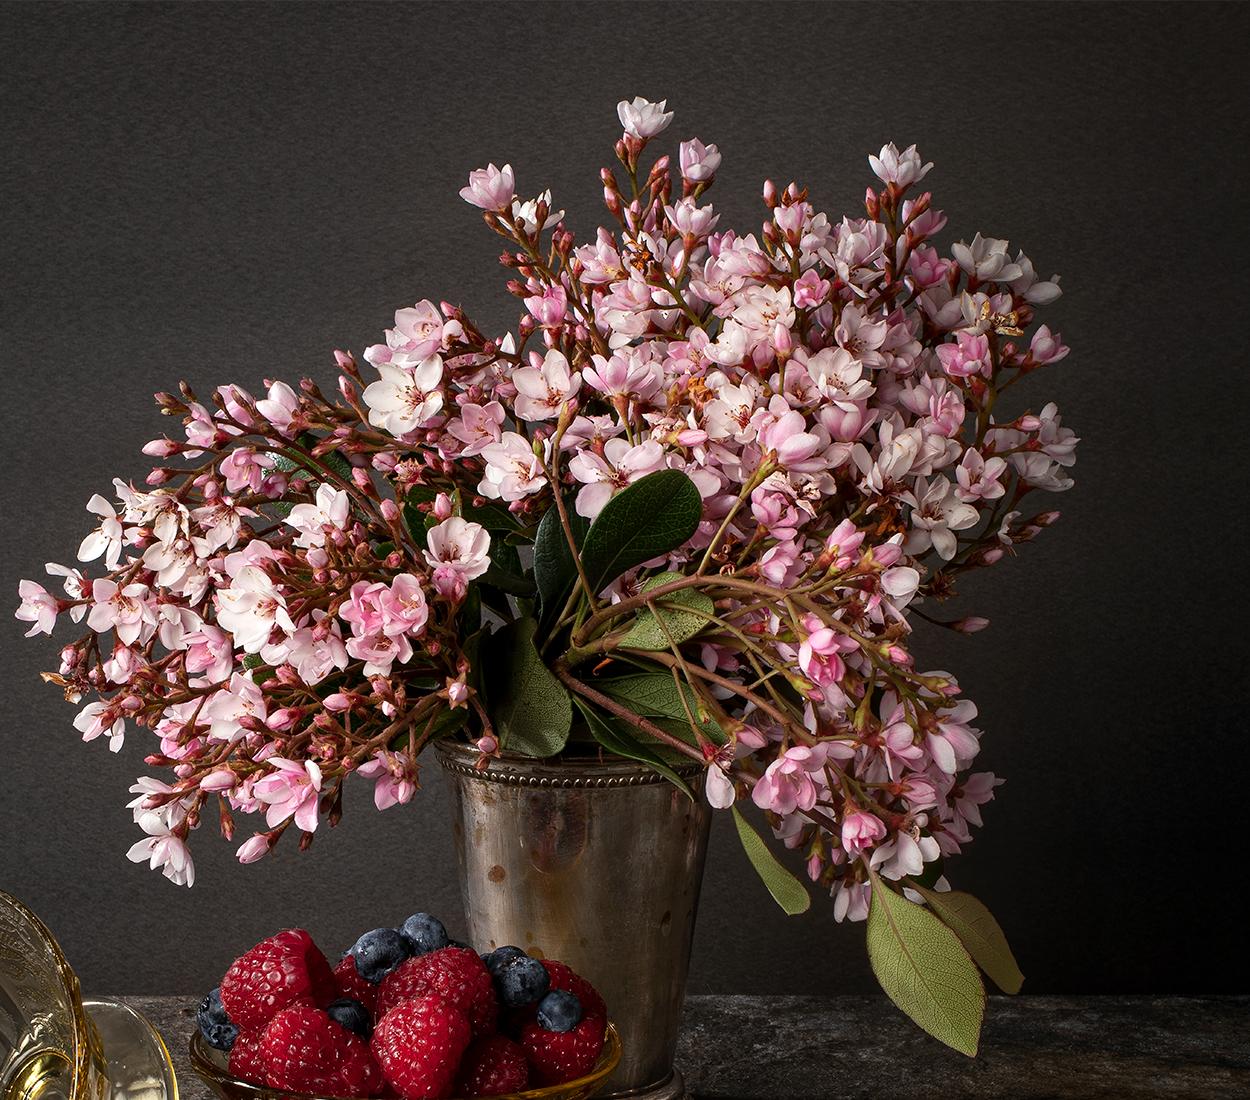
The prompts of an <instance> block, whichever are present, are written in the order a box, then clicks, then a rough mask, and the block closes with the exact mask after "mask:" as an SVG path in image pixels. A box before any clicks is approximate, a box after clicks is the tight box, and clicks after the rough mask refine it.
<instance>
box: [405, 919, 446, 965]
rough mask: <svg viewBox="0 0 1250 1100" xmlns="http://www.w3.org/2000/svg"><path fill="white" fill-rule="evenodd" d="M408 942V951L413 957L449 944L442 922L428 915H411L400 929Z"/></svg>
mask: <svg viewBox="0 0 1250 1100" xmlns="http://www.w3.org/2000/svg"><path fill="white" fill-rule="evenodd" d="M400 931H401V932H402V933H403V936H404V939H406V940H407V941H408V950H409V951H410V952H411V953H412V954H414V955H425V954H427V953H428V952H430V951H438V950H440V949H441V948H444V947H446V946H448V944H450V942H451V941H450V940H449V939H448V938H447V929H446V928H444V927H443V922H442V921H441V920H439V919H438V918H437V917H432V916H430V914H429V913H413V914H412V916H411V917H409V918H408V919H407V920H406V921H404V923H403V927H402V928H401V929H400Z"/></svg>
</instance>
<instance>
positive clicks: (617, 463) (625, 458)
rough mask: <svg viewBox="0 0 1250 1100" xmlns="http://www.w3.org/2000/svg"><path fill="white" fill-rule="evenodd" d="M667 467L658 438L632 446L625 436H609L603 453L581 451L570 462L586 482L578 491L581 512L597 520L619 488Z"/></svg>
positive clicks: (571, 467)
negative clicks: (596, 517)
mask: <svg viewBox="0 0 1250 1100" xmlns="http://www.w3.org/2000/svg"><path fill="white" fill-rule="evenodd" d="M663 467H664V450H663V448H662V447H661V446H660V445H659V444H658V443H656V442H655V441H654V440H650V439H649V440H647V441H646V442H645V443H640V444H638V445H637V446H636V447H631V446H630V445H629V442H628V441H627V440H624V439H609V440H608V441H607V442H606V443H605V444H604V445H603V454H602V455H598V454H596V453H595V452H594V451H591V450H583V451H579V452H578V453H577V454H576V455H574V456H573V459H572V461H571V462H569V473H571V474H572V475H573V476H574V477H575V478H577V480H578V481H580V482H582V487H581V489H579V490H578V492H577V502H576V507H577V512H578V515H582V516H585V517H586V518H587V519H594V518H595V516H597V515H598V514H599V513H600V512H601V511H603V507H604V505H605V504H607V503H608V501H609V500H611V499H612V494H613V493H614V492H616V490H617V489H620V488H623V487H624V486H626V485H629V484H631V483H632V482H634V481H637V480H638V479H639V478H640V477H645V476H646V475H647V474H651V473H655V472H656V471H657V470H660V469H663Z"/></svg>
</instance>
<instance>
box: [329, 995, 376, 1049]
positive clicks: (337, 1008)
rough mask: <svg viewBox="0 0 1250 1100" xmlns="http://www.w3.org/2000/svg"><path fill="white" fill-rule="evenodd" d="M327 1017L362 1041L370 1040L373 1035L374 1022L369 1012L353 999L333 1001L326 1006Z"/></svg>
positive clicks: (345, 998)
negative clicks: (352, 1032)
mask: <svg viewBox="0 0 1250 1100" xmlns="http://www.w3.org/2000/svg"><path fill="white" fill-rule="evenodd" d="M326 1015H327V1016H329V1017H330V1019H331V1020H333V1021H334V1022H335V1023H336V1024H339V1025H340V1026H341V1027H345V1028H347V1030H348V1031H354V1032H355V1033H356V1034H357V1035H359V1036H360V1037H361V1038H362V1039H368V1038H369V1036H370V1035H372V1034H373V1021H372V1020H371V1019H370V1018H369V1010H368V1009H367V1008H365V1006H364V1005H362V1004H361V1003H360V1002H359V1001H354V1000H352V998H351V997H343V998H342V999H341V1000H337V1001H331V1002H330V1003H329V1004H328V1005H326Z"/></svg>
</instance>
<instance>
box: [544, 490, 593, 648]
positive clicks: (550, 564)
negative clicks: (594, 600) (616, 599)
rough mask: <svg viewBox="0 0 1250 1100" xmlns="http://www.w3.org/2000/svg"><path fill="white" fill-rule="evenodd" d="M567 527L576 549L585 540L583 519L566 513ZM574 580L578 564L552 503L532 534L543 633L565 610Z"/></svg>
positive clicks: (558, 513)
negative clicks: (571, 533)
mask: <svg viewBox="0 0 1250 1100" xmlns="http://www.w3.org/2000/svg"><path fill="white" fill-rule="evenodd" d="M568 516H569V528H570V530H571V531H572V532H573V541H574V542H576V543H577V545H578V546H580V545H581V544H582V541H583V540H584V539H585V538H586V531H587V529H588V527H589V524H587V522H586V520H585V519H584V518H583V517H582V516H579V515H578V514H577V513H576V512H574V511H572V510H571V509H569V510H568ZM576 580H577V564H576V563H575V562H574V560H573V552H572V550H571V549H570V548H569V540H568V537H567V536H566V535H565V533H564V527H563V525H562V524H561V523H560V512H559V509H557V508H556V506H555V503H554V502H553V503H552V504H551V505H550V507H548V509H547V511H546V512H544V513H543V518H542V520H541V522H540V523H539V524H538V532H537V533H536V534H535V535H534V583H535V585H536V586H537V588H538V610H539V621H540V622H541V624H542V626H543V628H544V633H545V632H546V630H547V629H550V627H551V626H552V624H553V623H554V622H555V617H556V616H557V615H559V614H560V612H561V610H562V609H563V608H564V602H565V600H567V599H568V595H569V592H570V590H571V589H572V587H573V584H574V582H575V581H576Z"/></svg>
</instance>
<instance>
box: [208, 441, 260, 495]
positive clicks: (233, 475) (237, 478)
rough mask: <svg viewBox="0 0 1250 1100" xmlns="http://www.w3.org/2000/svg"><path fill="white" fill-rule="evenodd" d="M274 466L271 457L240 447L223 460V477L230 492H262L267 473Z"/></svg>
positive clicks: (221, 468)
mask: <svg viewBox="0 0 1250 1100" xmlns="http://www.w3.org/2000/svg"><path fill="white" fill-rule="evenodd" d="M272 466H273V457H272V456H271V455H268V454H265V453H264V452H258V451H253V450H250V449H249V448H247V447H240V448H238V449H237V450H234V451H231V452H230V453H229V454H228V455H226V457H225V458H223V459H222V460H221V466H220V470H221V476H222V477H224V478H225V479H226V488H227V489H228V490H229V491H230V492H232V493H238V492H242V491H243V490H244V489H249V490H250V491H251V492H253V493H255V492H259V491H260V485H261V482H262V481H263V480H264V478H265V471H266V470H268V469H269V468H270V467H272Z"/></svg>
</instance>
